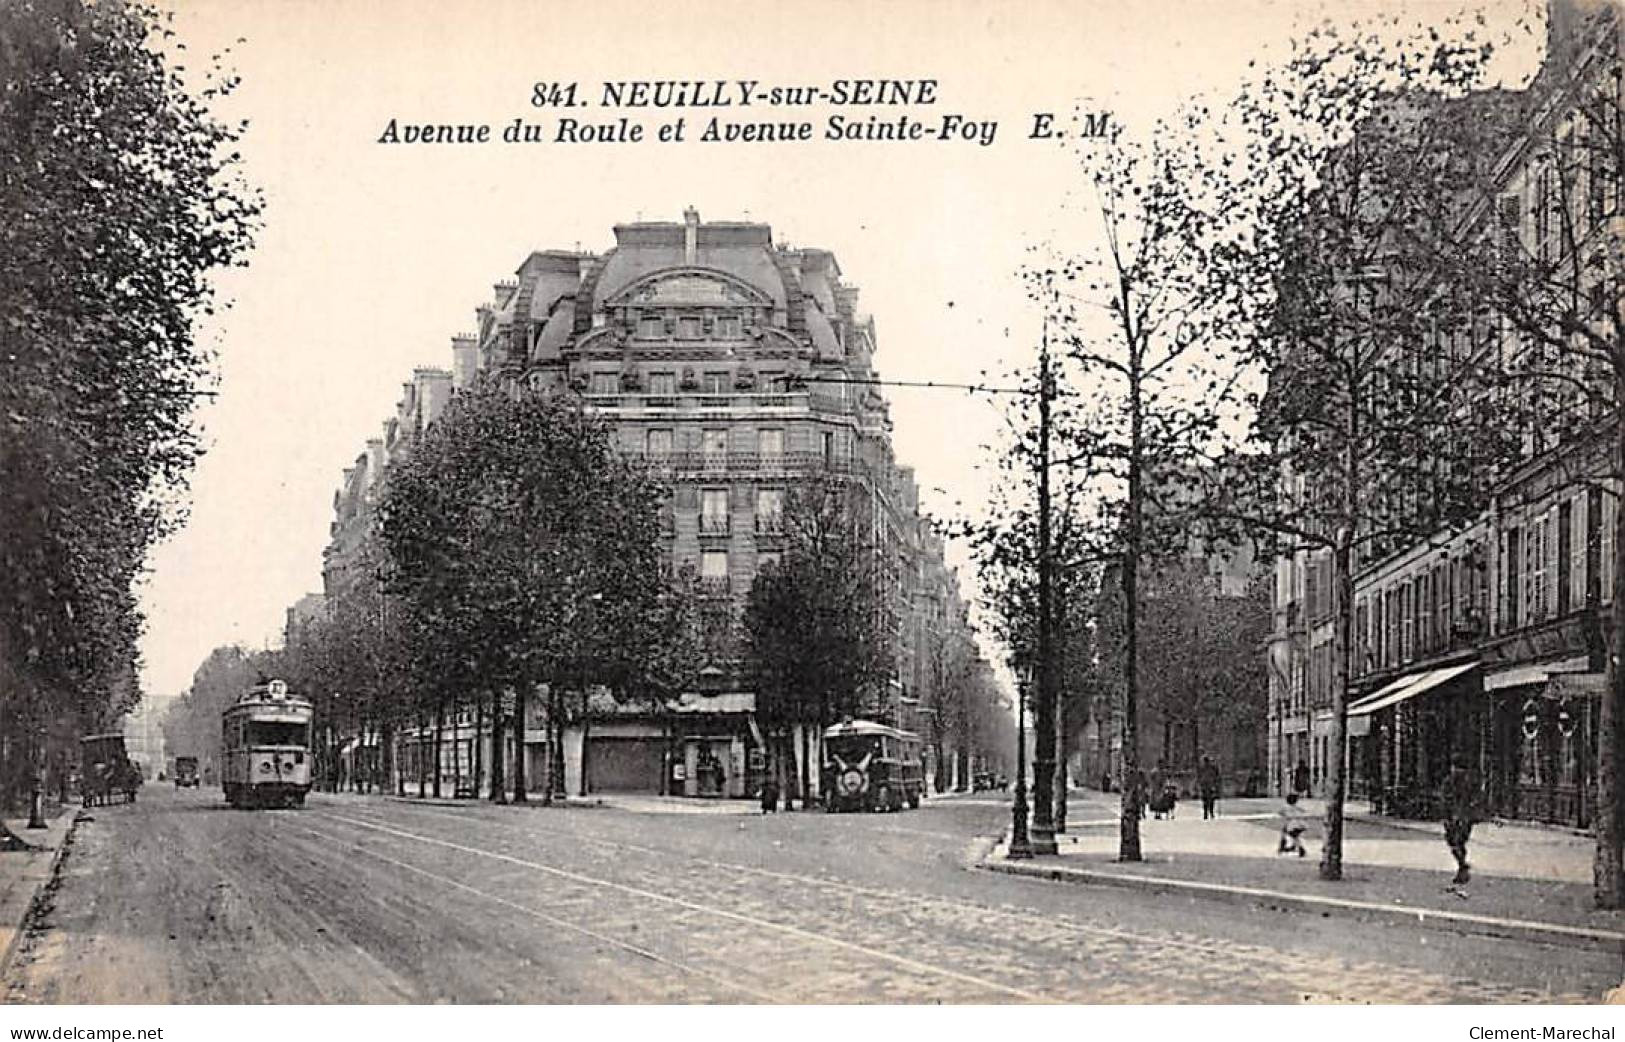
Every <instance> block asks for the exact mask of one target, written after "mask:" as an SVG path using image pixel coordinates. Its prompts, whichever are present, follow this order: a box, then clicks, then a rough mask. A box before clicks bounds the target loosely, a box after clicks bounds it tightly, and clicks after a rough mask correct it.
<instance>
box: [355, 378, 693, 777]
mask: <svg viewBox="0 0 1625 1042" xmlns="http://www.w3.org/2000/svg"><path fill="white" fill-rule="evenodd" d="M665 495H666V492H665V490H664V489H663V488H662V487H661V486H660V485H659V484H658V483H656V482H655V481H653V480H652V479H651V478H650V477H649V476H648V475H647V474H645V473H644V472H642V471H640V470H639V469H637V468H636V467H635V466H634V465H633V464H632V463H631V462H630V461H629V460H627V459H625V458H624V457H622V456H621V455H620V454H619V453H617V452H616V451H615V449H614V447H613V445H612V444H611V440H610V437H609V433H608V429H607V427H606V426H605V425H604V424H603V423H602V421H600V420H598V419H596V418H594V417H592V416H591V415H589V414H588V413H586V412H585V411H583V409H582V408H581V404H580V402H579V401H577V400H575V399H573V398H570V397H566V396H556V395H550V394H544V393H539V392H532V391H527V390H523V389H520V388H518V387H503V386H501V385H499V384H497V383H496V382H489V381H488V382H486V383H482V384H480V385H478V386H476V387H474V388H471V389H469V390H466V391H463V392H461V393H459V394H458V395H457V396H456V397H455V398H454V399H453V400H452V403H451V404H450V406H448V408H447V410H446V413H445V414H444V415H443V416H441V417H440V419H439V420H437V422H436V423H435V424H434V425H433V426H431V427H430V428H429V429H428V431H427V432H425V434H424V435H423V437H422V438H421V440H420V441H419V442H418V443H417V444H416V445H415V447H414V448H413V451H412V453H411V454H410V455H409V456H408V457H407V458H406V459H405V460H404V461H402V462H400V463H398V464H396V465H395V466H394V467H392V468H391V471H390V474H389V477H388V480H387V482H386V485H385V493H384V498H383V502H382V505H381V508H380V525H381V534H382V538H383V542H384V545H385V546H386V547H387V548H388V551H389V555H390V558H391V562H392V571H391V583H392V586H393V588H394V589H395V590H396V591H397V592H399V593H400V594H401V596H402V600H403V606H404V608H405V610H406V612H407V615H408V618H409V619H410V625H411V627H412V632H413V634H414V638H415V642H416V645H417V647H418V648H419V649H420V650H419V653H418V661H419V666H418V672H419V682H420V684H421V685H422V689H423V690H424V691H426V692H429V693H430V695H429V697H430V701H431V703H432V705H434V706H435V707H437V711H438V709H439V707H443V706H444V705H446V704H448V699H449V697H450V696H451V695H452V694H454V693H455V692H458V691H466V690H473V691H483V692H486V693H487V694H488V695H489V696H490V699H491V705H492V715H491V720H492V739H493V743H492V744H493V754H492V779H493V782H492V798H493V799H495V800H499V801H500V800H502V799H504V798H505V797H504V788H505V786H504V784H503V779H502V766H501V762H500V755H501V749H502V746H503V735H502V730H503V727H504V726H505V718H506V717H507V715H508V713H507V708H506V705H505V701H506V698H505V696H506V694H507V693H509V692H511V695H512V701H513V711H512V717H513V725H514V727H515V728H516V729H518V728H523V727H524V726H525V721H526V720H527V719H528V718H529V716H530V710H529V699H530V697H531V695H532V694H533V693H534V692H535V691H537V690H538V689H539V688H540V687H541V686H542V685H544V684H545V685H546V686H547V690H548V692H549V695H550V699H551V700H552V703H553V704H552V706H551V707H550V708H551V711H550V712H549V714H548V716H549V726H550V728H552V729H553V731H554V738H555V740H554V741H553V743H552V746H553V749H554V751H555V757H556V756H557V755H558V752H557V751H558V749H559V748H560V744H561V743H560V742H559V741H558V740H557V738H558V737H559V736H560V735H561V734H562V732H561V731H559V728H560V727H561V725H562V721H563V719H564V711H563V704H562V700H563V692H564V689H565V688H566V687H567V686H574V687H576V689H577V690H579V691H581V692H582V693H583V695H584V694H585V691H586V689H587V687H588V685H589V684H590V683H600V684H603V685H605V686H607V687H609V688H610V689H611V690H612V691H614V692H618V693H625V692H631V691H637V692H639V693H642V692H657V691H666V690H670V689H674V688H675V687H677V686H679V685H681V684H682V683H683V682H684V680H685V679H686V677H684V675H683V674H682V666H681V664H682V663H683V662H684V661H691V659H688V658H687V656H685V655H684V654H682V653H681V652H679V651H676V650H674V646H676V645H678V644H679V643H680V642H681V641H682V640H683V638H684V636H685V634H686V633H687V630H686V629H685V625H684V620H685V618H686V616H685V614H684V613H685V607H684V602H683V601H682V600H681V599H680V597H679V594H678V592H677V591H675V590H674V589H673V588H672V586H671V585H670V582H669V581H668V580H667V578H666V577H665V575H664V572H663V570H662V567H661V558H660V538H659V506H660V504H661V503H662V502H663V500H664V497H665ZM517 747H518V748H519V749H521V750H522V749H523V741H522V740H521V741H520V742H518V743H517ZM550 774H551V772H550ZM513 780H514V785H513V788H514V799H515V800H517V801H524V800H525V799H526V792H527V789H528V787H529V786H528V783H527V780H526V777H525V762H524V757H523V756H522V755H521V756H519V757H518V758H517V759H516V760H515V762H514V764H513ZM552 784H553V779H552V777H551V776H550V778H549V780H548V782H547V785H548V789H547V791H548V794H549V795H551V794H552V792H553V788H552Z"/></svg>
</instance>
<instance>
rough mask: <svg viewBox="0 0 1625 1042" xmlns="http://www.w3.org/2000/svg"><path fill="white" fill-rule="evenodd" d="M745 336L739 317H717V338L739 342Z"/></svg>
mask: <svg viewBox="0 0 1625 1042" xmlns="http://www.w3.org/2000/svg"><path fill="white" fill-rule="evenodd" d="M742 335H743V332H742V329H741V323H740V321H739V316H738V315H718V316H717V336H719V337H721V338H722V339H724V340H738V339H739V338H740V337H741V336H742Z"/></svg>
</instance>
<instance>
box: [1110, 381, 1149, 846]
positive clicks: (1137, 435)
mask: <svg viewBox="0 0 1625 1042" xmlns="http://www.w3.org/2000/svg"><path fill="white" fill-rule="evenodd" d="M1129 401H1130V411H1131V416H1130V428H1131V429H1130V432H1129V437H1130V443H1129V455H1128V531H1127V532H1126V533H1125V536H1126V538H1125V543H1126V545H1125V547H1124V553H1123V622H1124V634H1123V635H1124V642H1123V656H1124V657H1123V798H1122V800H1121V801H1120V802H1119V804H1118V818H1117V820H1118V826H1117V832H1118V836H1117V859H1118V860H1119V861H1139V860H1141V859H1142V855H1141V853H1140V801H1141V799H1143V798H1144V793H1143V792H1142V786H1141V784H1140V517H1141V514H1140V508H1141V503H1140V497H1141V495H1142V492H1141V489H1140V481H1141V475H1140V452H1141V444H1142V438H1143V431H1144V425H1145V418H1144V416H1143V415H1142V410H1141V401H1140V384H1139V381H1138V380H1137V379H1136V380H1134V381H1132V383H1131V386H1130V388H1129Z"/></svg>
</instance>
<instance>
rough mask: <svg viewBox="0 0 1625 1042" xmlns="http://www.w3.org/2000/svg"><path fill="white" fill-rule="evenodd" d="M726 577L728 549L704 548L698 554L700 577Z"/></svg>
mask: <svg viewBox="0 0 1625 1042" xmlns="http://www.w3.org/2000/svg"><path fill="white" fill-rule="evenodd" d="M727 577H728V551H726V550H706V551H705V552H704V553H702V554H700V578H702V579H726V578H727Z"/></svg>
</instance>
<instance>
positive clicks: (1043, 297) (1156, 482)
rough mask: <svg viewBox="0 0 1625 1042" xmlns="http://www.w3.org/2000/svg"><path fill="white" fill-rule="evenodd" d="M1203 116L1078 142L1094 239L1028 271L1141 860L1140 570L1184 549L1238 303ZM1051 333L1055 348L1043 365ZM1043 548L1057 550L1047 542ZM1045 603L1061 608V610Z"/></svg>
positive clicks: (1046, 701) (1051, 677)
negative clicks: (1110, 578) (1118, 655)
mask: <svg viewBox="0 0 1625 1042" xmlns="http://www.w3.org/2000/svg"><path fill="white" fill-rule="evenodd" d="M1201 125H1202V118H1201V114H1200V112H1192V113H1185V114H1182V115H1181V116H1180V117H1178V119H1177V120H1176V121H1175V122H1174V123H1173V124H1172V125H1158V126H1157V127H1156V128H1155V129H1154V131H1153V133H1152V134H1151V136H1150V137H1149V139H1147V141H1145V142H1140V141H1137V140H1134V139H1131V138H1129V137H1128V136H1127V135H1126V134H1124V133H1123V132H1122V131H1121V130H1119V131H1118V132H1117V134H1116V135H1115V136H1114V138H1113V139H1112V140H1111V141H1110V143H1109V144H1108V146H1107V147H1105V148H1104V149H1101V148H1090V149H1085V150H1084V151H1083V152H1081V153H1080V160H1081V164H1082V169H1083V174H1084V180H1085V185H1084V187H1085V189H1086V191H1087V192H1088V193H1089V194H1090V195H1091V196H1092V201H1091V202H1090V203H1089V204H1088V213H1089V216H1090V218H1091V219H1092V220H1096V219H1097V220H1098V228H1099V237H1098V240H1097V241H1096V243H1095V244H1094V245H1092V246H1086V247H1084V248H1082V249H1081V250H1079V251H1077V252H1076V253H1074V254H1073V255H1072V256H1070V257H1068V258H1066V259H1064V260H1060V261H1058V262H1056V263H1053V264H1051V265H1049V266H1045V267H1036V268H1034V269H1033V270H1031V271H1030V272H1029V273H1028V281H1029V287H1030V296H1031V297H1032V299H1033V300H1034V302H1035V303H1037V304H1038V305H1039V306H1040V307H1041V308H1042V309H1043V313H1044V318H1045V329H1046V333H1045V350H1044V354H1043V356H1042V360H1041V369H1043V368H1047V369H1049V370H1050V373H1051V375H1050V376H1049V377H1048V379H1049V380H1050V381H1051V389H1050V391H1049V397H1050V398H1051V399H1052V400H1054V401H1057V402H1060V403H1062V415H1061V418H1060V421H1059V422H1058V423H1055V424H1054V427H1055V441H1056V446H1055V451H1054V452H1053V453H1048V452H1046V453H1043V454H1042V455H1041V459H1043V461H1044V462H1043V463H1041V464H1040V474H1041V477H1043V478H1044V479H1045V480H1046V481H1047V480H1048V476H1047V467H1048V466H1061V467H1065V468H1067V470H1068V476H1067V479H1066V480H1067V482H1068V483H1069V485H1070V486H1071V487H1073V488H1075V489H1078V490H1079V491H1078V493H1077V499H1078V501H1079V504H1080V505H1079V507H1078V509H1079V510H1081V509H1082V505H1083V504H1088V505H1089V512H1088V513H1087V514H1086V515H1084V516H1083V517H1081V518H1080V519H1079V520H1078V521H1077V522H1076V530H1075V533H1074V535H1073V536H1072V541H1073V543H1074V544H1075V546H1074V548H1073V549H1072V550H1071V551H1070V553H1069V556H1071V555H1076V556H1078V557H1079V558H1080V562H1079V563H1086V562H1094V563H1103V562H1106V561H1111V562H1113V563H1114V565H1115V576H1116V577H1117V579H1118V580H1119V581H1120V583H1121V585H1122V590H1123V597H1122V604H1123V607H1124V611H1123V623H1124V625H1123V629H1122V639H1123V644H1124V647H1123V657H1122V661H1123V683H1122V692H1123V702H1122V729H1123V758H1124V759H1123V774H1124V778H1123V780H1124V785H1123V799H1122V805H1121V810H1120V815H1119V818H1120V827H1119V850H1118V856H1119V858H1121V859H1122V860H1125V861H1137V860H1139V859H1140V857H1141V852H1140V836H1139V801H1140V798H1141V795H1142V794H1141V793H1140V791H1139V780H1140V769H1139V763H1138V744H1139V743H1138V724H1139V709H1138V702H1139V669H1140V665H1139V659H1140V655H1139V652H1138V642H1139V632H1140V629H1139V604H1140V594H1139V583H1140V572H1141V568H1142V565H1143V563H1144V562H1146V561H1148V560H1153V559H1156V558H1159V557H1161V556H1164V555H1166V554H1168V553H1170V552H1172V551H1173V550H1174V549H1175V548H1178V547H1183V546H1184V545H1186V544H1187V543H1188V541H1189V539H1190V532H1191V530H1192V528H1193V526H1194V518H1193V514H1194V511H1193V509H1192V506H1191V501H1192V496H1191V495H1190V489H1191V488H1192V486H1193V484H1194V482H1193V474H1194V473H1195V472H1196V471H1197V470H1199V468H1200V460H1201V458H1202V454H1203V453H1204V451H1206V449H1207V448H1208V446H1209V445H1210V443H1211V441H1212V439H1213V437H1214V434H1215V431H1216V430H1217V428H1218V425H1219V423H1220V421H1221V419H1222V417H1223V409H1224V407H1225V405H1226V404H1227V403H1228V402H1229V400H1230V398H1231V394H1232V391H1233V388H1234V377H1233V375H1230V374H1229V373H1228V372H1227V370H1226V367H1224V366H1218V365H1214V364H1213V361H1214V359H1213V356H1212V355H1211V354H1210V353H1209V351H1208V348H1209V347H1210V346H1211V345H1213V344H1214V343H1216V342H1217V343H1223V342H1225V341H1226V340H1227V339H1228V338H1229V336H1230V335H1231V333H1232V329H1231V326H1230V324H1229V312H1227V311H1226V310H1224V309H1222V308H1213V307H1207V306H1204V305H1205V304H1206V302H1207V300H1208V298H1209V297H1210V296H1212V295H1213V294H1214V292H1215V286H1214V284H1213V281H1212V279H1211V274H1210V272H1209V270H1208V268H1207V266H1206V265H1205V264H1204V261H1205V259H1206V258H1207V257H1208V255H1209V252H1210V250H1211V248H1212V247H1213V246H1214V244H1215V242H1216V241H1217V237H1218V235H1219V227H1220V222H1219V215H1221V214H1223V213H1225V212H1226V210H1227V209H1228V208H1229V207H1230V205H1231V202H1232V200H1231V197H1232V195H1233V194H1234V192H1235V189H1234V188H1233V187H1232V186H1231V185H1229V184H1227V182H1226V181H1225V179H1224V178H1222V177H1221V176H1220V175H1219V173H1218V170H1219V164H1218V163H1214V162H1209V161H1207V160H1205V159H1203V158H1201V157H1200V156H1199V155H1198V151H1197V150H1196V149H1194V148H1191V147H1189V144H1190V139H1191V138H1192V136H1193V135H1194V134H1195V132H1196V128H1198V127H1199V126H1201ZM1052 339H1053V340H1054V342H1055V344H1056V345H1057V346H1058V347H1059V349H1060V351H1059V355H1060V357H1059V358H1058V359H1056V361H1055V362H1053V363H1050V362H1049V361H1048V359H1049V354H1050V346H1049V345H1050V342H1051V340H1052ZM1041 400H1042V399H1041ZM1050 553H1051V555H1052V559H1053V558H1054V549H1053V545H1052V547H1051V550H1050ZM1061 561H1065V558H1062V559H1061ZM1057 563H1059V562H1057ZM1069 564H1071V562H1066V563H1065V564H1062V565H1061V567H1062V568H1065V567H1066V566H1067V565H1069ZM1056 571H1057V569H1056V567H1053V566H1052V568H1051V569H1050V572H1051V573H1052V574H1053V573H1055V572H1056ZM1080 579H1081V577H1080ZM1051 581H1052V584H1053V579H1052V580H1051ZM1052 596H1053V594H1052ZM1085 599H1087V598H1085ZM1040 607H1041V608H1042V602H1041V603H1040ZM1049 611H1050V614H1051V615H1052V616H1053V615H1054V612H1055V609H1054V607H1053V606H1051V607H1050V609H1049ZM1057 636H1058V634H1056V633H1054V632H1052V633H1051V635H1050V648H1049V650H1048V652H1047V653H1045V652H1044V651H1042V650H1040V651H1039V653H1038V655H1037V658H1038V666H1039V668H1038V676H1037V681H1038V691H1039V697H1038V701H1037V706H1038V712H1037V714H1036V715H1037V719H1036V727H1037V740H1038V746H1037V759H1038V761H1039V767H1040V773H1039V775H1038V778H1037V782H1036V784H1035V787H1034V788H1035V795H1036V797H1037V798H1038V799H1039V802H1040V813H1042V812H1043V806H1042V804H1043V800H1044V798H1045V797H1046V795H1047V789H1048V779H1046V778H1045V777H1044V772H1043V768H1044V766H1045V763H1046V760H1047V756H1046V743H1049V744H1050V745H1053V741H1054V738H1053V728H1054V721H1053V717H1052V716H1050V715H1049V714H1051V713H1052V712H1053V707H1054V706H1055V705H1056V703H1057V700H1058V694H1057V682H1058V679H1059V673H1058V671H1057V667H1058V665H1059V659H1060V655H1059V654H1058V653H1057V652H1058V650H1059V647H1058V645H1057V643H1056V637H1057ZM1050 755H1053V754H1050Z"/></svg>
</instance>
